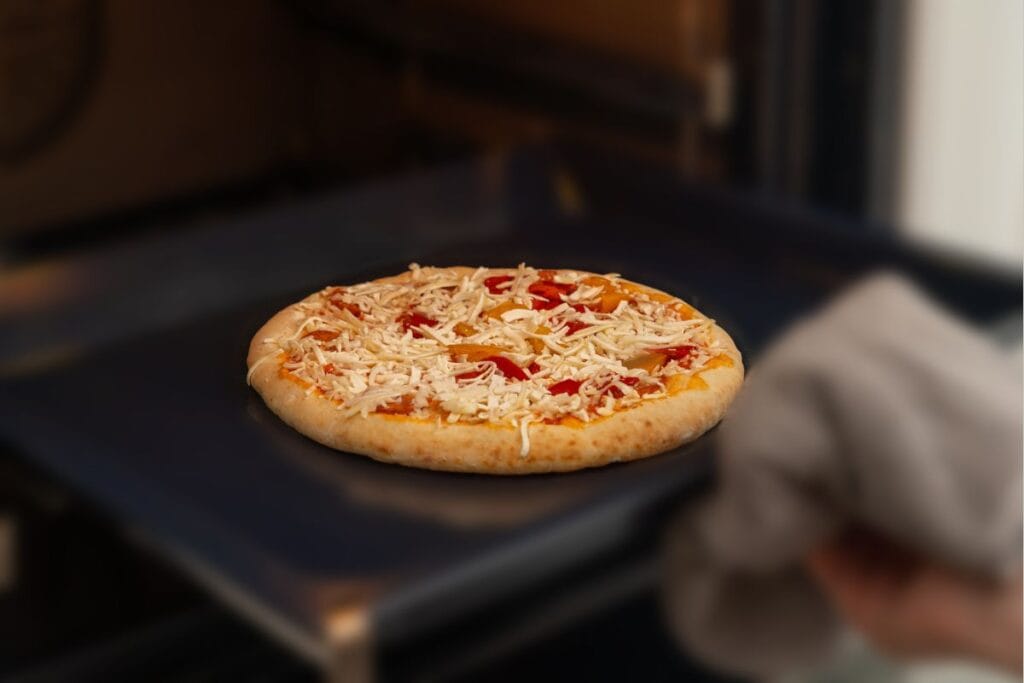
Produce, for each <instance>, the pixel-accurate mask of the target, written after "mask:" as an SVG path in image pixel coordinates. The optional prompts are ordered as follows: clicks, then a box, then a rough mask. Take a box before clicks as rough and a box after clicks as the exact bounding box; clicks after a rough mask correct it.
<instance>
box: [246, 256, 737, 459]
mask: <svg viewBox="0 0 1024 683" xmlns="http://www.w3.org/2000/svg"><path fill="white" fill-rule="evenodd" d="M451 270H458V271H460V272H468V273H472V272H473V271H474V270H475V269H473V268H466V267H455V268H452V269H451ZM494 270H495V272H503V271H502V270H500V269H494ZM507 272H510V273H511V272H513V271H511V270H508V271H507ZM580 272H582V271H580ZM407 277H409V274H408V273H403V274H401V275H397V276H393V277H388V278H381V279H380V280H377V282H401V281H404V280H405V279H406V278H407ZM634 284H635V283H634ZM638 286H639V287H641V288H643V289H644V290H645V291H647V292H656V293H658V294H664V292H659V291H658V290H655V289H652V288H650V287H646V286H644V285H638ZM315 296H317V295H316V294H314V295H311V296H310V297H308V298H307V300H308V299H312V298H314V297H315ZM672 298H673V299H676V297H672ZM303 317H304V314H303V313H301V312H300V311H299V310H298V309H297V304H293V305H292V306H289V307H287V308H285V309H284V310H282V311H280V312H279V313H277V314H276V315H275V316H274V317H273V318H271V319H270V320H269V321H268V322H267V323H266V324H265V325H264V326H263V327H262V328H260V330H259V331H258V332H257V333H256V335H255V336H254V337H253V340H252V343H251V344H250V347H249V355H248V366H249V368H250V369H251V368H252V367H253V364H254V363H256V362H257V361H259V360H261V359H263V358H265V357H267V356H268V355H269V354H273V353H274V351H275V349H276V347H275V346H274V345H273V344H271V343H268V342H267V341H266V340H268V339H272V338H275V337H280V336H283V335H288V334H291V333H293V332H294V331H295V330H296V329H297V326H298V324H299V323H300V322H301V321H302V319H303ZM713 334H714V336H715V339H716V340H717V341H718V342H719V344H720V345H721V347H722V348H723V349H725V352H726V354H727V355H728V356H729V357H730V358H731V359H732V361H733V363H732V365H731V366H723V367H715V368H712V369H708V370H703V371H701V372H700V377H701V378H702V379H703V380H704V381H705V382H706V384H707V387H706V388H701V389H691V390H683V391H679V392H677V393H674V394H672V395H670V396H667V397H664V398H660V399H652V400H649V401H645V402H643V403H641V404H640V405H638V406H636V407H634V408H630V409H628V410H623V411H620V412H617V413H615V414H613V415H611V416H609V417H604V418H600V419H597V420H595V421H592V422H590V423H587V424H585V425H583V426H570V425H563V424H543V423H535V424H531V425H530V427H529V432H530V451H529V453H528V454H527V455H526V456H521V455H520V447H521V440H520V434H519V430H518V429H515V428H513V427H511V426H504V425H495V424H488V423H475V424H474V423H456V424H448V423H442V422H441V421H440V420H422V419H414V418H408V417H404V416H394V415H385V414H380V413H371V414H370V415H368V416H366V417H362V416H360V415H355V416H352V417H341V416H340V415H339V411H338V409H337V406H336V405H335V404H334V403H332V402H331V401H329V400H327V399H325V398H323V397H321V396H319V395H318V394H316V393H307V390H306V387H304V386H303V385H302V384H301V383H299V382H297V381H296V380H295V379H293V378H290V377H289V376H288V375H287V374H286V373H283V372H282V371H281V369H280V364H279V363H278V362H277V361H276V360H273V359H271V360H268V361H265V362H261V363H260V364H259V366H258V367H256V369H255V370H253V371H252V376H251V379H250V383H251V384H252V386H253V388H255V389H256V391H258V392H259V393H260V395H261V396H262V397H263V399H264V400H265V401H266V403H267V406H268V407H269V408H270V409H271V410H272V411H273V412H274V413H276V414H277V415H278V416H279V417H280V418H281V419H282V420H284V421H285V422H286V423H288V424H289V425H291V426H292V427H293V428H295V429H296V430H298V431H299V432H301V433H303V434H305V435H306V436H308V437H310V438H311V439H314V440H315V441H319V442H320V443H322V444H325V445H327V446H330V447H332V448H336V449H338V450H343V451H349V452H352V453H360V454H363V455H367V456H370V457H371V458H374V459H376V460H380V461H382V462H389V463H397V464H400V465H407V466H411V467H422V468H427V469H434V470H447V471H452V472H479V473H487V474H530V473H538V472H564V471H570V470H577V469H583V468H586V467H597V466H600V465H606V464H608V463H612V462H621V461H627V460H635V459H638V458H643V457H647V456H650V455H655V454H657V453H662V452H665V451H667V450H671V449H673V448H676V447H678V446H681V445H682V444H684V443H687V442H689V441H692V440H694V439H696V438H697V437H699V436H700V435H701V434H703V433H704V432H706V431H707V430H708V429H710V428H711V427H712V426H714V425H715V424H716V423H717V422H718V421H719V420H720V419H721V417H722V415H723V414H724V413H725V410H726V408H727V407H728V406H729V404H730V403H731V402H732V399H733V397H734V396H735V394H736V392H737V391H738V390H739V388H740V385H741V384H742V382H743V363H742V359H741V357H740V353H739V350H738V349H737V348H736V345H735V344H734V343H733V341H732V339H731V338H730V337H729V335H728V334H727V333H726V332H725V331H724V330H723V329H722V328H720V327H718V326H717V325H716V326H715V327H714V330H713Z"/></svg>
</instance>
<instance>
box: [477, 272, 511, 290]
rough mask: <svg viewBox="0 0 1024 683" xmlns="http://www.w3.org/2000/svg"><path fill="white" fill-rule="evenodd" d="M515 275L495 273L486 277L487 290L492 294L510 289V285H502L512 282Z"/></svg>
mask: <svg viewBox="0 0 1024 683" xmlns="http://www.w3.org/2000/svg"><path fill="white" fill-rule="evenodd" d="M514 279H515V277H514V276H512V275H495V276H494V277H489V278H485V279H484V286H485V287H487V291H488V292H490V293H491V294H501V292H502V290H505V289H508V287H502V285H503V284H505V283H506V282H511V281H512V280H514Z"/></svg>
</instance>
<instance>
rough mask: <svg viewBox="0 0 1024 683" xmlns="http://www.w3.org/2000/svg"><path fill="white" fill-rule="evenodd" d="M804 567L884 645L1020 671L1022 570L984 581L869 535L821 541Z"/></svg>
mask: <svg viewBox="0 0 1024 683" xmlns="http://www.w3.org/2000/svg"><path fill="white" fill-rule="evenodd" d="M805 564H806V566H807V569H808V570H809V571H810V573H811V575H812V576H813V577H814V578H815V580H816V581H817V583H818V585H819V586H820V588H821V589H822V591H823V592H824V593H825V595H826V596H827V597H828V598H829V599H830V600H831V602H832V603H833V605H834V606H835V607H836V609H837V610H838V611H839V612H840V613H841V614H842V615H843V616H844V617H845V618H846V620H847V621H848V622H850V623H851V624H852V625H853V626H854V627H855V628H857V629H858V630H859V631H861V632H862V633H863V634H864V635H865V637H867V638H868V639H869V640H870V641H872V642H873V643H874V644H875V645H876V646H877V647H878V648H880V649H881V650H883V651H885V652H888V653H891V654H894V655H898V656H909V657H914V656H935V655H938V656H945V657H949V656H953V657H957V656H959V657H967V658H971V659H975V660H980V661H984V662H988V663H990V664H994V665H996V666H999V667H1001V668H1003V669H1006V670H1008V671H1011V672H1016V673H1020V672H1021V639H1022V632H1021V598H1022V595H1021V575H1020V574H1018V575H1016V576H1015V577H1014V578H1012V579H1009V580H1007V581H1005V582H994V581H991V580H983V579H979V578H976V577H974V576H969V575H966V574H963V573H960V572H957V571H955V570H952V569H949V568H947V567H943V566H939V565H937V564H935V563H933V562H930V561H927V560H925V559H922V558H920V557H917V556H915V555H914V554H912V553H910V552H908V551H906V550H904V549H902V548H899V547H897V546H895V545H893V544H891V543H889V542H887V541H885V540H883V539H881V538H879V537H877V536H872V535H869V534H866V533H863V532H855V533H850V534H845V535H844V536H842V537H840V538H838V539H835V540H833V541H829V542H827V543H824V544H822V545H820V546H818V547H817V548H815V549H814V550H813V551H812V552H811V553H810V554H809V555H808V557H807V558H806V561H805Z"/></svg>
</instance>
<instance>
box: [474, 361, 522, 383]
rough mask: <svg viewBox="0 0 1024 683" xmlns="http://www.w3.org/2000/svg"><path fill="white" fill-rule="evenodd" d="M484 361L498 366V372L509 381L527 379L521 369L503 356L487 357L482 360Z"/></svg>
mask: <svg viewBox="0 0 1024 683" xmlns="http://www.w3.org/2000/svg"><path fill="white" fill-rule="evenodd" d="M484 360H486V361H490V362H492V363H494V364H495V365H497V366H498V372H500V373H501V374H503V375H505V377H508V378H510V379H518V380H520V381H523V380H526V379H529V378H528V377H527V376H526V373H525V372H523V369H522V368H521V367H519V366H518V365H516V364H515V363H513V362H512V361H510V360H509V359H508V358H505V356H488V357H487V358H484Z"/></svg>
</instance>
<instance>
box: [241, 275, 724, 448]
mask: <svg viewBox="0 0 1024 683" xmlns="http://www.w3.org/2000/svg"><path fill="white" fill-rule="evenodd" d="M299 310H300V311H301V312H302V313H303V314H304V315H305V318H303V319H302V320H301V321H300V322H301V324H300V326H299V327H298V329H297V330H296V331H295V332H294V333H293V334H291V335H288V336H286V337H282V338H279V339H275V340H273V341H274V342H275V346H276V347H277V350H275V353H274V354H272V356H273V357H274V358H278V360H277V362H278V363H280V364H281V368H282V371H283V372H286V373H288V375H289V376H290V377H295V378H296V379H297V380H300V381H301V382H303V383H304V384H303V386H306V387H307V391H309V392H311V393H312V392H314V391H315V392H320V393H322V395H323V396H324V397H326V398H328V399H330V400H332V401H334V403H335V404H336V405H337V406H338V409H339V410H340V411H341V413H342V415H368V414H369V413H373V412H381V413H387V414H393V415H405V416H409V417H412V418H417V419H437V418H440V419H444V420H446V421H448V422H461V421H465V422H473V423H477V422H491V423H497V424H507V425H512V426H516V427H518V428H519V429H520V430H522V431H524V432H526V433H525V435H524V443H525V444H527V446H526V448H528V443H529V441H528V438H529V435H528V429H527V428H526V426H527V425H528V424H529V423H531V422H538V423H540V422H545V423H551V424H565V423H566V421H568V420H573V421H576V422H577V423H579V424H585V423H587V422H590V421H592V420H594V419H596V418H598V417H601V416H605V415H611V414H613V413H614V412H615V411H618V410H625V409H628V408H631V407H633V406H636V405H639V404H641V403H642V402H644V401H647V400H652V399H657V398H660V397H663V396H667V395H669V394H670V393H672V392H673V391H675V390H676V389H679V388H686V387H688V386H689V385H690V384H691V383H692V382H690V380H691V379H692V378H694V377H696V376H697V373H699V372H700V371H702V370H706V369H709V368H712V367H716V366H719V365H724V364H726V363H731V362H732V361H731V359H730V357H729V356H728V355H725V354H723V353H722V351H723V349H721V348H718V347H717V344H716V343H715V342H713V337H712V335H711V330H712V321H710V320H708V319H707V318H704V317H702V316H701V315H700V314H698V313H697V312H696V311H693V309H691V308H689V307H688V306H686V304H683V303H682V302H681V301H679V300H678V299H674V298H672V297H669V296H667V295H661V294H659V293H657V292H653V291H652V290H648V289H646V288H642V287H639V286H636V285H632V283H628V282H626V281H624V280H622V279H621V278H619V276H617V275H614V274H608V275H603V276H596V275H589V274H584V273H578V272H575V271H538V270H534V269H532V268H528V267H526V266H525V265H520V266H519V267H518V268H516V269H514V270H507V271H501V272H499V273H495V272H494V271H489V270H488V269H485V268H480V269H477V270H476V271H464V272H459V271H454V270H448V269H432V268H420V267H419V266H415V265H414V266H412V267H411V268H410V275H409V276H408V279H406V280H405V281H402V282H394V281H392V282H388V281H377V282H367V283H363V284H359V285H354V286H351V287H334V288H330V289H327V290H324V291H323V292H322V293H321V294H320V295H319V296H318V297H312V298H311V299H310V300H308V301H306V302H304V303H302V304H299ZM262 360H263V359H261V360H260V361H258V362H262ZM676 378H678V379H676ZM692 384H694V386H696V383H692Z"/></svg>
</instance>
